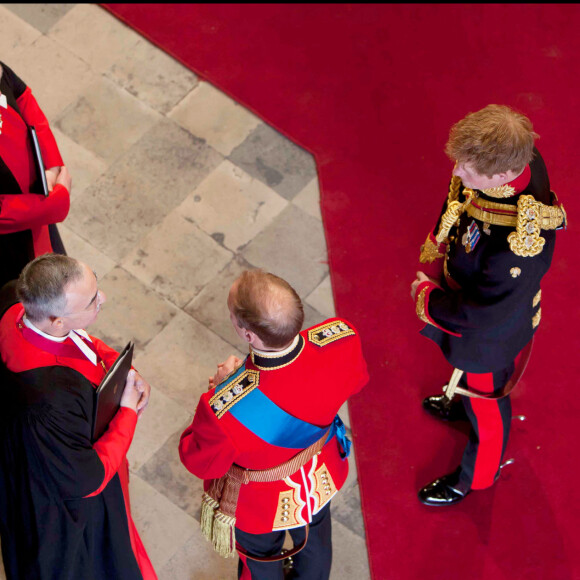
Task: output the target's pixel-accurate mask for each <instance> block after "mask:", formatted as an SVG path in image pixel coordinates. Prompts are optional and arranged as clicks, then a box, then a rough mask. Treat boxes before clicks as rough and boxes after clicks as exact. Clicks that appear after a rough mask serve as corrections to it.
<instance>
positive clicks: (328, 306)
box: [306, 275, 336, 318]
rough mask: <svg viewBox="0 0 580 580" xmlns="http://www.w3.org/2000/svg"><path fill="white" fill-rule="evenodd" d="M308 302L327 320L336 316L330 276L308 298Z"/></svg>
mask: <svg viewBox="0 0 580 580" xmlns="http://www.w3.org/2000/svg"><path fill="white" fill-rule="evenodd" d="M306 302H307V303H308V304H309V305H310V306H312V307H313V308H316V310H318V312H320V313H321V314H323V315H324V316H325V318H332V317H333V316H335V315H336V310H335V308H334V297H333V295H332V286H331V283H330V275H328V276H326V277H325V278H324V280H322V282H320V284H319V285H318V286H317V287H316V288H315V289H314V290H313V291H312V292H311V293H310V294H309V295H308V296H307V297H306Z"/></svg>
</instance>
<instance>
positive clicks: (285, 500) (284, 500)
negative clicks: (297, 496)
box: [282, 497, 290, 503]
mask: <svg viewBox="0 0 580 580" xmlns="http://www.w3.org/2000/svg"><path fill="white" fill-rule="evenodd" d="M289 501H290V500H289V499H288V498H287V497H285V498H283V499H282V503H288V502H289Z"/></svg>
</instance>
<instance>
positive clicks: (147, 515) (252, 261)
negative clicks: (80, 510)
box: [0, 4, 369, 580]
mask: <svg viewBox="0 0 580 580" xmlns="http://www.w3.org/2000/svg"><path fill="white" fill-rule="evenodd" d="M144 9H146V8H144ZM0 55H1V56H0V59H1V60H2V61H4V62H6V64H8V65H9V66H10V67H11V68H13V69H14V70H15V72H16V73H17V74H18V75H19V76H21V77H22V79H23V80H24V81H25V82H26V83H27V84H28V85H29V86H30V87H31V89H32V91H33V93H34V94H35V96H36V98H37V99H38V101H39V103H40V105H41V107H42V109H43V110H44V112H45V113H46V115H47V117H48V118H49V121H50V122H51V125H52V128H53V131H54V133H55V136H56V139H57V142H58V144H59V146H60V149H61V152H62V154H63V157H64V159H65V163H66V164H67V165H68V167H69V169H70V171H71V174H72V176H73V190H72V202H71V211H70V214H69V216H68V218H67V220H66V221H65V222H64V224H63V225H62V226H60V231H61V233H62V236H63V239H64V242H65V246H66V248H67V251H68V253H69V254H70V255H72V256H74V257H77V258H79V259H81V260H83V261H85V262H87V263H88V264H89V265H91V266H92V267H93V268H94V269H95V270H96V272H97V274H98V275H99V278H100V286H101V288H102V289H103V290H104V291H105V293H106V294H107V297H108V302H107V303H106V305H105V306H104V309H103V312H102V313H101V315H100V318H99V320H98V322H97V323H96V324H95V326H94V327H91V329H90V330H91V333H92V334H95V335H96V336H99V337H101V338H103V339H104V340H105V341H107V342H108V343H110V344H111V345H113V346H115V347H117V348H119V347H122V346H123V345H124V344H125V343H126V342H127V341H128V340H130V339H131V340H133V341H134V342H135V344H136V348H137V356H136V366H137V368H139V370H140V371H141V373H142V374H143V375H144V376H145V377H146V378H147V379H148V380H149V382H150V383H151V384H152V386H153V389H154V390H153V394H152V398H151V404H150V405H149V408H148V410H147V413H146V414H145V415H144V416H143V418H142V419H141V420H140V422H139V425H138V428H137V433H136V436H135V440H134V442H133V445H132V447H131V450H130V454H129V458H130V462H131V472H132V475H131V493H132V503H133V514H134V518H135V520H136V523H137V526H138V528H139V531H140V533H141V535H142V538H143V541H144V543H145V545H146V547H147V550H148V552H149V554H150V557H151V559H152V561H153V564H154V566H155V568H156V570H157V572H158V574H159V577H160V579H162V580H193V579H196V580H203V579H208V580H209V579H212V580H213V579H230V578H234V577H235V568H236V564H235V562H234V561H233V560H231V559H229V560H223V559H221V558H220V557H219V556H217V555H216V554H215V553H214V552H213V551H212V549H211V547H210V545H209V544H208V543H207V542H206V541H205V540H204V539H203V538H202V536H201V534H200V531H199V525H198V521H197V520H198V519H199V496H200V489H201V483H200V482H199V481H198V480H197V479H196V478H195V477H194V476H192V475H191V474H189V473H188V472H187V471H186V470H185V468H183V467H182V465H181V464H180V461H179V458H178V453H177V442H178V439H179V435H180V433H181V432H182V431H183V429H184V428H185V427H186V426H187V425H188V424H189V423H190V421H191V419H192V414H193V412H194V409H195V406H196V402H197V400H198V397H199V396H200V394H201V393H202V392H203V391H204V390H205V389H206V388H207V378H208V376H210V375H212V374H213V372H214V369H215V365H216V364H217V363H218V362H221V361H222V360H223V359H225V358H226V357H227V356H228V355H229V354H231V353H238V355H241V354H242V352H243V350H244V345H243V344H241V343H240V341H239V340H238V339H237V335H236V334H235V333H234V331H233V330H232V328H231V327H230V324H229V319H228V312H227V309H226V303H225V300H226V295H227V291H228V289H229V285H230V284H231V282H232V280H233V279H234V278H235V277H236V276H237V275H238V274H239V273H240V272H241V271H242V270H243V269H244V268H248V267H252V266H254V267H261V268H264V269H266V270H269V271H272V272H274V273H276V274H278V275H280V276H282V277H284V278H286V279H287V280H288V281H289V282H290V283H291V284H292V285H293V286H294V287H295V288H296V290H297V291H298V293H299V294H300V295H301V297H302V298H303V300H304V303H305V307H306V324H307V325H312V324H315V323H317V322H320V321H322V320H324V319H325V318H327V317H329V316H332V315H333V313H334V304H333V299H332V292H331V287H330V280H329V275H328V266H327V259H326V242H325V238H324V232H323V228H322V222H321V217H320V207H319V192H318V180H317V173H316V166H315V164H314V161H313V159H312V157H311V156H310V155H309V154H308V153H306V152H305V151H303V150H302V149H300V148H298V147H297V146H295V145H294V144H293V143H292V142H290V141H288V140H287V139H286V138H284V137H283V136H282V135H280V134H279V133H278V132H276V131H275V130H273V129H272V128H271V127H269V126H268V125H267V124H265V123H264V122H263V121H261V120H260V119H259V118H258V117H256V116H254V115H253V114H251V113H250V112H248V111H247V110H245V109H244V108H243V107H241V106H240V105H238V104H236V103H235V102H233V101H232V100H231V99H229V98H228V97H226V96H225V95H224V94H223V93H221V92H219V91H218V90H216V89H215V88H214V87H212V86H211V85H210V84H208V83H206V82H201V81H200V80H199V79H198V78H197V77H196V76H195V74H193V73H192V72H191V71H189V70H187V69H186V68H184V67H183V66H181V65H180V64H179V63H178V62H176V61H175V60H173V59H172V58H170V57H169V56H167V55H166V54H165V53H163V52H162V51H160V50H159V49H158V48H156V47H155V46H153V45H152V44H150V43H149V42H147V41H146V40H144V39H143V38H142V37H140V36H139V35H138V34H137V33H135V32H134V31H132V30H131V29H129V28H127V27H126V26H125V25H123V24H122V23H121V22H119V21H118V20H116V19H115V18H114V17H113V16H111V15H110V14H109V13H108V12H106V11H105V10H103V9H102V8H100V7H98V6H96V5H89V4H3V5H0ZM342 416H343V419H345V422H346V423H347V424H348V415H347V410H346V409H344V410H343V412H342ZM333 504H334V507H333V538H334V547H335V550H334V564H333V571H332V578H333V580H342V579H347V578H348V579H352V578H357V579H358V580H364V579H365V578H369V571H368V563H367V553H366V546H365V533H364V527H363V521H362V517H361V512H360V497H359V489H358V483H357V478H356V471H355V465H354V461H352V462H351V474H350V476H349V480H348V482H347V485H346V487H345V489H344V490H343V492H342V493H341V494H340V495H339V496H338V497H337V499H336V500H335V501H334V502H333ZM0 578H4V576H3V573H2V572H1V571H0Z"/></svg>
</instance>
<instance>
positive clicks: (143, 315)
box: [89, 264, 178, 384]
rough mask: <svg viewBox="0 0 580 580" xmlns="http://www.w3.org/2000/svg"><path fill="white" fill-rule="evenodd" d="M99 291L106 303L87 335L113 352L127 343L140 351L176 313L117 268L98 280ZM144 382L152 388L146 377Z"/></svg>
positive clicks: (172, 307)
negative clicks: (110, 347)
mask: <svg viewBox="0 0 580 580" xmlns="http://www.w3.org/2000/svg"><path fill="white" fill-rule="evenodd" d="M89 265H90V264H89ZM99 288H100V289H101V290H102V291H103V292H104V293H105V295H106V297H107V302H106V303H105V304H104V305H103V307H102V310H101V312H100V314H99V317H98V318H97V320H96V322H95V323H94V324H93V325H92V326H91V327H90V329H89V332H90V334H92V335H94V336H97V337H98V338H101V339H102V340H104V341H105V342H106V343H107V344H109V345H110V346H112V347H113V348H115V349H117V350H120V349H122V348H123V347H124V346H125V345H126V344H127V342H129V341H130V340H132V341H133V342H134V343H135V347H136V348H137V349H142V348H144V347H145V346H146V345H147V344H148V343H149V342H150V341H151V340H152V339H153V338H155V336H157V335H158V334H159V333H160V332H161V331H162V330H163V328H165V326H166V325H167V324H168V323H169V322H170V321H171V319H172V318H173V317H174V316H175V315H176V313H177V312H178V311H177V309H176V308H175V307H174V306H173V305H172V304H170V303H169V302H167V301H166V300H163V298H161V297H159V296H158V295H157V294H156V293H155V292H154V291H153V290H151V289H150V288H148V287H147V286H145V285H143V284H142V283H141V282H140V281H139V280H137V279H136V278H135V277H134V276H131V274H129V273H128V272H126V271H125V270H123V269H122V268H119V267H117V268H115V269H114V270H112V271H111V272H109V273H108V274H107V275H106V276H105V277H104V278H103V279H102V280H99ZM135 366H137V365H135ZM137 368H138V367H137ZM139 370H140V372H141V369H139ZM142 374H143V376H145V373H142ZM146 378H147V380H148V381H149V382H150V383H151V384H153V382H152V381H151V380H150V379H149V377H146Z"/></svg>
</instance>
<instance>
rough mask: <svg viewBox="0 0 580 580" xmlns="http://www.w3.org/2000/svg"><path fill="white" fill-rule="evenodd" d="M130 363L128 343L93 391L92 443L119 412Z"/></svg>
mask: <svg viewBox="0 0 580 580" xmlns="http://www.w3.org/2000/svg"><path fill="white" fill-rule="evenodd" d="M132 362H133V343H132V342H130V343H128V344H127V346H126V347H125V348H124V349H123V351H122V352H121V354H120V355H119V356H118V357H117V360H116V361H115V362H114V363H113V366H112V367H111V368H110V369H109V370H108V371H107V374H106V375H105V377H104V378H103V380H102V381H101V384H100V385H99V386H98V387H97V389H96V391H95V405H94V410H93V433H92V437H93V441H96V440H97V439H98V438H99V437H101V435H102V434H103V433H104V432H105V431H106V430H107V427H108V426H109V423H110V422H111V420H112V419H113V417H114V416H115V414H116V413H117V411H118V410H119V407H120V403H121V397H122V396H123V391H124V390H125V382H126V381H127V375H128V374H129V371H130V370H131V364H132Z"/></svg>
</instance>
